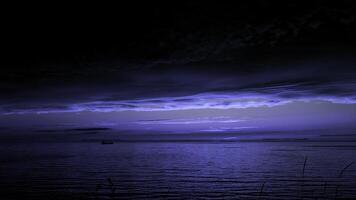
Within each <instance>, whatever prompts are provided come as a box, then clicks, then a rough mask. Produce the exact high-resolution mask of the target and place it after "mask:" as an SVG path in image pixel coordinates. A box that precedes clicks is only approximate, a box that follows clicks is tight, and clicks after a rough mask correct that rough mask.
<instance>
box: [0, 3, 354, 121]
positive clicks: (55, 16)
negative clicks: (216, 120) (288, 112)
mask: <svg viewBox="0 0 356 200" xmlns="http://www.w3.org/2000/svg"><path fill="white" fill-rule="evenodd" d="M92 6H93V7H92ZM32 7H35V8H32ZM2 18H3V20H4V21H5V22H4V24H3V25H2V30H3V31H2V32H3V33H4V35H3V36H2V38H3V40H4V43H3V44H2V45H1V48H2V50H3V52H5V53H4V54H3V55H4V59H2V60H1V66H2V67H1V73H0V94H1V95H0V96H1V97H0V113H2V115H8V114H12V115H13V114H15V115H16V114H23V113H29V114H31V113H41V112H42V113H47V112H81V111H92V112H100V111H105V112H109V111H122V110H124V111H126V110H136V111H152V110H157V111H165V110H169V111H171V110H181V109H183V110H187V109H188V110H189V109H197V108H198V109H209V108H213V109H214V108H217V109H221V108H224V109H227V108H250V107H256V106H257V107H258V106H275V105H280V104H284V103H287V102H290V101H293V100H296V99H297V100H298V99H302V100H306V99H307V100H308V101H310V100H311V99H316V100H322V101H328V102H331V103H333V104H347V105H349V106H354V103H355V101H356V99H355V91H356V79H355V75H356V66H355V64H356V59H355V54H356V39H355V35H356V3H355V2H354V1H351V0H349V1H342V0H341V1H330V2H329V1H267V0H254V1H237V2H235V3H234V4H231V3H227V2H226V3H222V2H220V1H213V2H207V1H184V2H183V1H179V2H171V1H166V2H157V1H154V2H152V1H147V2H138V1H137V2H136V1H135V2H132V3H130V4H127V3H125V4H123V3H118V4H117V5H115V6H111V7H110V9H108V8H105V9H104V8H103V7H100V6H95V5H91V6H88V5H85V4H83V5H80V6H78V7H77V5H72V6H69V5H52V6H48V7H46V8H42V7H40V6H35V5H31V7H30V6H26V5H23V6H21V8H19V7H11V9H10V8H9V10H8V12H7V13H4V14H3V16H2ZM241 97H242V98H241ZM244 98H245V99H246V98H247V99H246V100H244V101H243V103H241V102H239V101H240V100H239V99H244ZM251 98H262V99H263V100H261V99H258V100H255V99H254V100H251ZM241 101H242V100H241ZM251 102H252V104H249V103H251ZM256 102H257V105H256ZM261 102H262V103H261ZM251 105H252V106H251ZM352 112H353V113H354V111H352ZM349 114H350V113H349ZM350 115H352V113H351V114H350ZM156 118H157V117H156ZM158 118H159V117H158Z"/></svg>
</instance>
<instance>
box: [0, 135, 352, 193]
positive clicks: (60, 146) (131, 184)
mask: <svg viewBox="0 0 356 200" xmlns="http://www.w3.org/2000/svg"><path fill="white" fill-rule="evenodd" d="M323 145H324V146H323V147H322V148H320V145H319V144H312V145H305V144H303V143H291V142H288V143H283V142H281V143H263V142H256V143H254V142H250V143H246V142H245V143H231V142H230V143H116V144H113V145H101V144H96V143H51V144H45V143H41V144H25V143H21V144H17V145H14V144H12V145H2V146H0V161H1V165H0V192H1V194H0V195H1V196H2V197H4V198H1V199H5V200H6V199H18V197H20V196H22V197H23V198H22V199H49V198H50V199H113V198H114V199H300V198H301V197H303V198H304V199H328V198H329V199H335V196H336V197H337V198H340V199H342V198H346V197H347V198H356V188H355V186H356V165H355V166H351V167H350V168H348V169H347V170H346V171H345V172H344V173H343V174H342V176H341V177H339V175H340V171H341V170H342V169H343V168H344V167H345V166H346V165H347V164H348V163H350V162H351V161H356V152H355V151H356V149H355V151H352V150H350V149H348V150H347V151H342V150H338V151H335V148H338V147H337V146H335V145H330V146H332V147H331V148H327V147H326V146H327V145H325V144H323ZM339 146H341V147H342V146H343V145H342V144H339ZM306 156H307V157H308V161H307V164H306V169H305V174H304V176H303V175H302V169H303V163H304V158H305V157H306ZM108 178H110V180H111V182H112V183H113V185H111V183H110V181H109V180H108ZM262 185H264V186H263V189H262ZM261 190H262V191H261ZM113 191H114V192H113Z"/></svg>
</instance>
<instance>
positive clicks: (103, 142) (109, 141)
mask: <svg viewBox="0 0 356 200" xmlns="http://www.w3.org/2000/svg"><path fill="white" fill-rule="evenodd" d="M101 144H114V141H112V140H102V141H101Z"/></svg>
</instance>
